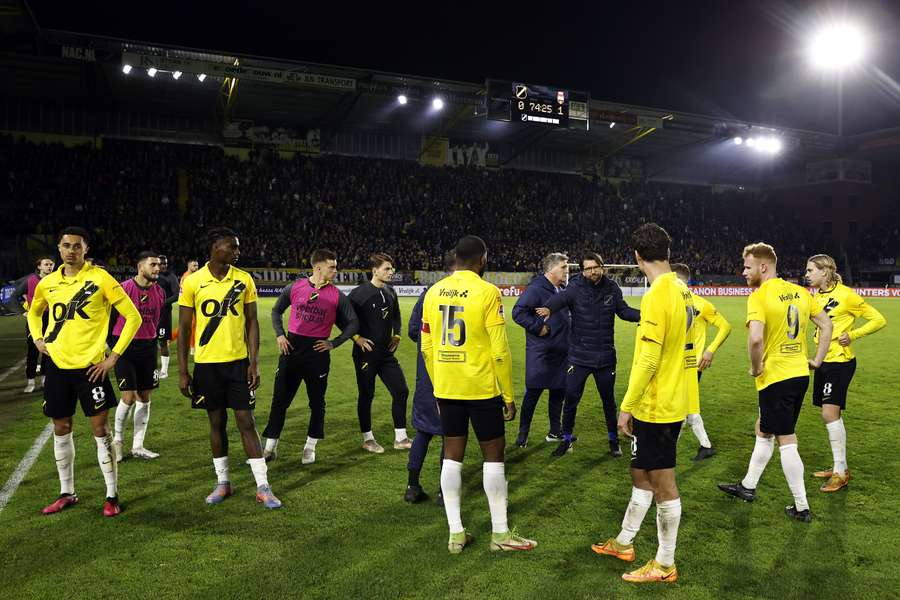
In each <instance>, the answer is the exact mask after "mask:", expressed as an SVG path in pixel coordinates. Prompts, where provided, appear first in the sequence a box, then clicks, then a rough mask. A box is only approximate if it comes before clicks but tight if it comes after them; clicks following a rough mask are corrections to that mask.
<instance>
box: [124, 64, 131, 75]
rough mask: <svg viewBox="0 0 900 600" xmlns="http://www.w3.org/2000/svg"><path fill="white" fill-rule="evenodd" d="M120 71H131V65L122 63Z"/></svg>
mask: <svg viewBox="0 0 900 600" xmlns="http://www.w3.org/2000/svg"><path fill="white" fill-rule="evenodd" d="M122 72H123V73H125V74H126V75H128V74H129V73H131V65H122Z"/></svg>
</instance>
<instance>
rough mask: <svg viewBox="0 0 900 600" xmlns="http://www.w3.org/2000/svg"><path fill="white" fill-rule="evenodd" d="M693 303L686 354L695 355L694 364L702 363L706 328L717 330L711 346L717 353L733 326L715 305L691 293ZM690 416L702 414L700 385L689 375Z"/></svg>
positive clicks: (712, 350)
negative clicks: (711, 326)
mask: <svg viewBox="0 0 900 600" xmlns="http://www.w3.org/2000/svg"><path fill="white" fill-rule="evenodd" d="M691 302H692V303H693V305H694V318H693V322H692V323H691V331H690V333H689V334H688V340H689V341H688V347H687V349H686V354H693V355H694V360H695V362H694V364H697V363H698V362H699V361H700V358H701V357H702V356H703V352H704V348H705V346H706V328H707V326H709V325H713V326H715V327H716V328H717V332H716V337H715V339H713V341H712V343H711V344H710V345H709V348H706V350H709V351H710V352H713V353H715V351H716V350H718V349H719V346H721V345H722V342H724V341H725V340H726V339H727V338H728V336H729V335H730V334H731V325H730V324H729V323H728V321H726V320H725V318H724V317H723V316H722V315H721V314H719V311H717V310H716V307H715V306H713V303H712V302H710V301H709V300H707V299H706V298H703V297H701V296H698V295H697V294H694V293H693V292H691ZM685 383H686V384H687V389H688V414H689V415H696V414H699V413H700V385H699V381H697V377H696V376H691V375H690V374H689V375H688V378H687V381H686V382H685Z"/></svg>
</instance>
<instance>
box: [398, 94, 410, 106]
mask: <svg viewBox="0 0 900 600" xmlns="http://www.w3.org/2000/svg"><path fill="white" fill-rule="evenodd" d="M397 102H398V103H400V104H406V103H407V102H409V100H408V99H407V97H406V96H405V95H404V94H400V95H399V96H397Z"/></svg>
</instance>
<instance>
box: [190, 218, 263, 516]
mask: <svg viewBox="0 0 900 600" xmlns="http://www.w3.org/2000/svg"><path fill="white" fill-rule="evenodd" d="M207 237H208V242H209V248H210V250H209V262H208V263H206V266H204V267H203V268H202V269H199V270H197V271H195V272H194V273H191V274H190V275H189V276H188V277H186V278H185V279H184V281H183V282H182V285H181V296H180V297H179V298H178V306H179V311H178V323H179V329H180V330H181V331H190V326H191V323H192V322H195V323H196V324H197V330H196V333H197V338H196V348H195V352H194V375H193V377H191V376H190V375H189V374H188V351H189V349H190V342H191V340H190V337H189V336H187V335H180V336H178V371H179V377H180V382H179V387H180V389H181V393H182V394H183V395H184V396H186V397H188V398H190V399H191V406H193V408H198V409H205V410H206V413H207V416H208V417H209V427H210V435H209V442H210V446H211V448H212V455H213V467H214V468H215V471H216V477H217V479H218V483H217V484H216V487H215V488H214V489H213V491H212V493H210V494H209V496H207V497H206V503H207V504H219V503H220V502H222V501H223V500H224V499H225V498H227V497H228V496H231V495H232V493H233V490H232V487H231V477H230V474H229V469H228V431H227V429H226V425H227V423H228V409H229V408H230V409H232V410H233V411H234V420H235V421H236V422H237V426H238V430H239V431H240V432H241V441H242V442H243V445H244V451H245V452H246V453H247V457H248V458H249V459H250V460H249V461H248V462H249V464H250V469H251V470H252V471H253V477H254V479H256V501H257V502H260V503H262V504H263V506H265V507H266V508H281V501H280V500H279V499H278V498H276V497H275V494H273V493H272V488H271V487H270V486H269V479H268V474H267V473H268V469H267V468H266V461H265V459H264V458H263V454H262V446H261V445H260V441H259V434H258V433H257V432H256V421H255V420H254V418H253V409H254V408H256V395H255V393H254V392H255V390H256V388H258V387H259V365H258V362H257V360H258V359H257V357H258V355H259V321H258V320H257V318H256V299H257V296H256V284H255V283H254V282H253V278H252V277H251V276H250V274H249V273H247V272H246V271H242V270H240V269H238V268H236V267H235V266H234V263H236V262H237V260H238V257H239V256H240V254H241V252H240V243H239V241H238V238H237V234H235V232H234V231H232V230H231V229H228V228H226V227H219V228H215V229H211V230H210V231H209V233H208V234H207Z"/></svg>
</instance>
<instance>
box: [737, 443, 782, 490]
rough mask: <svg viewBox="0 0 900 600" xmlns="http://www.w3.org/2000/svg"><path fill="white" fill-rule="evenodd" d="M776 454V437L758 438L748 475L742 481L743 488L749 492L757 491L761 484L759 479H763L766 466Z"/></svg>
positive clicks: (751, 456)
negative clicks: (758, 484) (757, 486)
mask: <svg viewBox="0 0 900 600" xmlns="http://www.w3.org/2000/svg"><path fill="white" fill-rule="evenodd" d="M774 452H775V438H774V437H768V438H766V437H759V436H756V444H755V445H754V446H753V454H752V455H750V464H749V465H748V466H747V475H746V476H744V480H743V481H741V485H742V486H744V487H745V488H747V489H748V490H755V489H756V484H757V483H759V478H760V477H762V474H763V471H765V470H766V465H767V464H769V459H770V458H772V454H773V453H774Z"/></svg>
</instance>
